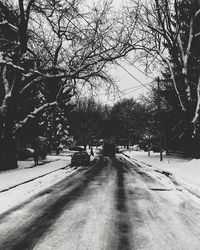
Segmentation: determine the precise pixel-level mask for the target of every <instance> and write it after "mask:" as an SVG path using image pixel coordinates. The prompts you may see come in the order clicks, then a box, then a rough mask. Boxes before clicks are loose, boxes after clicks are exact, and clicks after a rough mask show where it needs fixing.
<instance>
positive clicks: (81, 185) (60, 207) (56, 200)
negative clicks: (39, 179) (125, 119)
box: [0, 159, 106, 250]
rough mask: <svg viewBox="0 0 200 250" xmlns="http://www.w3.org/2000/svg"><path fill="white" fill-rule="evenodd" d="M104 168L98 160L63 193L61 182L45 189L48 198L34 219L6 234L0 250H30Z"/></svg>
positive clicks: (102, 162)
mask: <svg viewBox="0 0 200 250" xmlns="http://www.w3.org/2000/svg"><path fill="white" fill-rule="evenodd" d="M105 166H106V162H105V160H103V159H100V160H99V162H98V163H97V164H96V165H95V166H94V167H91V169H89V170H87V171H86V172H85V173H84V174H83V175H82V177H80V179H81V180H79V181H78V180H76V179H75V180H74V181H77V183H73V180H72V181H71V184H72V185H74V186H73V187H72V189H71V190H67V191H65V188H66V186H67V187H68V185H69V184H68V183H66V185H64V186H62V185H63V183H64V182H63V181H62V183H61V182H60V183H59V185H54V187H53V189H52V188H50V189H47V190H46V193H48V197H47V198H46V200H45V202H42V204H39V206H38V207H37V208H36V209H37V211H38V212H37V214H35V217H34V218H33V219H31V220H30V221H28V222H27V223H26V224H25V225H22V226H21V227H20V226H19V228H18V229H17V230H15V231H13V232H12V233H8V236H7V237H6V239H4V240H2V241H1V242H0V249H2V250H4V249H5V250H19V249H20V250H23V249H24V250H25V249H26V250H27V249H32V248H33V247H34V246H35V245H36V243H37V242H38V240H39V239H40V238H41V237H42V236H43V235H44V234H45V232H46V231H48V229H49V228H50V227H51V226H52V225H53V224H54V222H55V221H56V219H57V218H58V217H59V216H60V215H61V214H62V213H63V211H64V210H65V209H67V208H68V207H69V206H70V205H72V204H73V202H75V201H76V200H78V199H79V197H80V196H81V195H83V193H84V191H85V190H86V188H87V187H88V185H89V183H90V182H91V181H92V180H93V179H94V178H98V176H99V175H100V173H101V172H102V170H103V169H104V168H105ZM61 186H62V187H61ZM40 195H42V194H40ZM34 210H35V207H33V208H32V211H33V212H34ZM35 213H36V211H35ZM7 217H8V218H7V219H9V216H7Z"/></svg>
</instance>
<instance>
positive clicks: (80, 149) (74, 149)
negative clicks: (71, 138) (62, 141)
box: [69, 146, 84, 151]
mask: <svg viewBox="0 0 200 250" xmlns="http://www.w3.org/2000/svg"><path fill="white" fill-rule="evenodd" d="M69 150H72V151H84V149H83V148H81V147H79V146H75V147H71V148H69Z"/></svg>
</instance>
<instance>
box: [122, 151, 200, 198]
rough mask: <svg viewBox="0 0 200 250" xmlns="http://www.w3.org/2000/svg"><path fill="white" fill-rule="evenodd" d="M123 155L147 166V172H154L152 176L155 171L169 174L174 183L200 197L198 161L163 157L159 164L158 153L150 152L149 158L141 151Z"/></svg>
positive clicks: (199, 167)
mask: <svg viewBox="0 0 200 250" xmlns="http://www.w3.org/2000/svg"><path fill="white" fill-rule="evenodd" d="M125 154H126V155H128V156H129V157H130V159H132V160H133V161H134V160H136V161H138V162H139V163H140V164H141V163H143V164H145V165H144V166H149V168H147V171H150V172H152V173H153V172H154V173H153V174H155V170H158V171H160V172H162V171H165V172H166V173H169V174H171V177H172V178H173V180H174V181H175V182H177V183H178V184H180V185H181V186H182V187H184V188H186V189H187V190H188V191H189V192H191V193H192V194H194V195H196V196H197V197H200V159H186V158H183V157H182V158H181V157H176V156H167V155H164V158H163V161H162V162H160V159H159V153H153V152H152V153H151V156H150V157H149V156H148V155H147V152H143V151H131V152H128V151H127V152H125ZM127 160H128V159H127Z"/></svg>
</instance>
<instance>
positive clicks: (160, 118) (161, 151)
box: [157, 77, 163, 161]
mask: <svg viewBox="0 0 200 250" xmlns="http://www.w3.org/2000/svg"><path fill="white" fill-rule="evenodd" d="M157 83H158V119H159V140H160V161H162V160H163V138H162V114H161V99H160V78H159V77H158V78H157Z"/></svg>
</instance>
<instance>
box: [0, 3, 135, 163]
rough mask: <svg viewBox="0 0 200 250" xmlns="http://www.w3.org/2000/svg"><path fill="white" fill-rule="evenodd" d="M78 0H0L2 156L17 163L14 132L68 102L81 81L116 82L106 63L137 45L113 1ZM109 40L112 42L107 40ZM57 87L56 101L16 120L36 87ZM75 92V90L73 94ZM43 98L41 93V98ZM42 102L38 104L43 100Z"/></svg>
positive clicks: (82, 82) (116, 58)
mask: <svg viewBox="0 0 200 250" xmlns="http://www.w3.org/2000/svg"><path fill="white" fill-rule="evenodd" d="M83 9H84V8H83V6H82V4H81V1H78V0H73V1H71V0H69V1H62V0H51V1H47V0H45V1H39V0H29V1H23V0H19V1H14V0H10V1H1V2H0V27H1V31H0V66H1V85H0V86H1V88H2V90H3V91H2V92H3V96H1V98H0V110H1V115H2V121H3V122H2V129H1V130H2V131H1V146H2V150H1V158H2V159H4V162H5V164H6V161H8V162H10V159H12V160H13V163H11V164H10V165H11V166H12V167H13V166H16V158H15V153H14V152H11V151H10V148H11V147H10V145H11V144H12V145H13V139H12V138H13V135H15V134H16V132H17V131H18V130H19V129H21V128H22V127H23V126H24V125H25V124H27V122H29V121H30V120H31V119H34V118H35V117H36V115H37V114H38V113H41V112H44V110H45V109H47V108H50V107H52V106H55V105H59V104H60V103H62V104H63V103H67V102H68V101H69V98H66V99H65V96H66V95H65V92H66V91H69V90H74V91H75V89H76V86H77V84H86V83H88V84H89V85H90V86H91V87H96V86H98V85H99V84H102V81H103V82H106V83H107V84H109V85H110V86H111V85H113V84H114V82H113V80H112V78H111V77H110V76H109V74H108V70H107V69H108V66H109V65H110V64H111V63H116V60H118V59H120V58H122V57H124V56H126V55H127V54H128V53H129V52H130V51H131V50H133V49H134V44H133V41H131V43H130V42H129V39H130V37H132V35H131V34H129V33H130V32H133V30H127V29H125V28H124V25H123V24H120V23H119V22H117V19H116V18H114V17H113V15H112V10H111V2H106V1H105V2H104V3H103V4H101V5H98V6H93V7H92V8H91V9H90V10H86V9H85V11H81V10H83ZM105 37H108V38H109V42H108V41H107V40H105ZM52 82H55V84H56V85H58V86H59V88H57V93H56V95H55V99H54V100H52V99H51V101H50V102H49V101H48V100H47V99H46V100H45V101H42V102H38V104H37V106H35V107H34V108H33V110H32V111H31V112H30V113H29V114H26V116H25V117H24V118H23V119H22V120H21V121H18V122H17V119H16V110H17V108H18V105H19V102H18V101H19V100H20V99H21V98H22V97H23V96H25V95H26V94H27V93H31V91H32V90H33V88H34V87H36V86H37V87H38V88H42V87H44V88H48V85H49V83H52ZM71 93H72V92H71ZM38 98H39V97H38ZM39 103H40V104H39Z"/></svg>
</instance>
